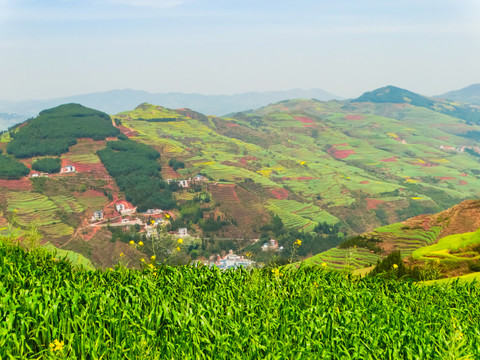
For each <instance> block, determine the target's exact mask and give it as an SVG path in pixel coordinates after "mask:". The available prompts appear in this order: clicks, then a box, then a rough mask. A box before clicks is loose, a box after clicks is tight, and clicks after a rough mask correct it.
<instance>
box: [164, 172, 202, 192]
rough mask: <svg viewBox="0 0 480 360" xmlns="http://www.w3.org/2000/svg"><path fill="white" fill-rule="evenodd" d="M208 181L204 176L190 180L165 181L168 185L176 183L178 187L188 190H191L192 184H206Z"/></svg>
mask: <svg viewBox="0 0 480 360" xmlns="http://www.w3.org/2000/svg"><path fill="white" fill-rule="evenodd" d="M207 180H208V179H207V178H206V177H205V176H203V175H197V176H195V177H193V178H188V179H181V180H180V179H166V180H165V181H166V182H167V183H168V184H171V183H172V182H176V183H177V184H178V186H180V187H182V188H184V189H186V188H189V187H190V185H191V183H192V182H193V183H200V182H205V181H207Z"/></svg>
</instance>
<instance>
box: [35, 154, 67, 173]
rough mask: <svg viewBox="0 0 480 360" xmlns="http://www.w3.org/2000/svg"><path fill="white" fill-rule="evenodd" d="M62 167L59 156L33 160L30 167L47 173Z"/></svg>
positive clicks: (57, 170)
mask: <svg viewBox="0 0 480 360" xmlns="http://www.w3.org/2000/svg"><path fill="white" fill-rule="evenodd" d="M61 168H62V160H61V159H60V158H44V159H39V160H37V161H35V162H34V163H33V164H32V169H33V170H37V171H40V172H46V173H49V174H55V173H58V172H60V169H61Z"/></svg>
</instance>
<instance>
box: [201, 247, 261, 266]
mask: <svg viewBox="0 0 480 360" xmlns="http://www.w3.org/2000/svg"><path fill="white" fill-rule="evenodd" d="M205 265H209V266H216V267H218V268H219V269H222V270H227V269H236V268H239V267H244V268H248V267H252V266H254V265H255V261H253V260H250V259H247V258H245V257H244V256H240V255H237V254H234V252H233V250H230V251H229V252H228V254H227V255H225V256H223V257H222V256H218V257H217V259H216V260H215V261H212V262H208V261H207V262H205Z"/></svg>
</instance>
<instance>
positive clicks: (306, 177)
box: [282, 176, 315, 180]
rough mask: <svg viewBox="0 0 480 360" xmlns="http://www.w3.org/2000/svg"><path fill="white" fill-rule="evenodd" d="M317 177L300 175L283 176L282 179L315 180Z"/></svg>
mask: <svg viewBox="0 0 480 360" xmlns="http://www.w3.org/2000/svg"><path fill="white" fill-rule="evenodd" d="M313 179H315V178H313V177H310V176H299V177H282V180H313Z"/></svg>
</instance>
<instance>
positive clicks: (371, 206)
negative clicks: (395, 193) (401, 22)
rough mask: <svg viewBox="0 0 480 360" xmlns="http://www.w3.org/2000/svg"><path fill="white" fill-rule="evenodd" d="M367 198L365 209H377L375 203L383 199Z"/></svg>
mask: <svg viewBox="0 0 480 360" xmlns="http://www.w3.org/2000/svg"><path fill="white" fill-rule="evenodd" d="M366 200H367V209H377V205H378V204H381V203H383V202H385V201H383V200H377V199H366Z"/></svg>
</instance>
